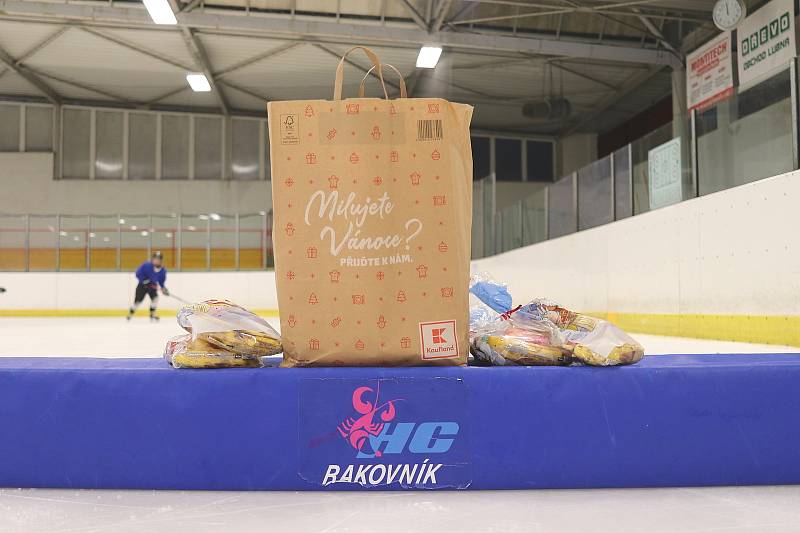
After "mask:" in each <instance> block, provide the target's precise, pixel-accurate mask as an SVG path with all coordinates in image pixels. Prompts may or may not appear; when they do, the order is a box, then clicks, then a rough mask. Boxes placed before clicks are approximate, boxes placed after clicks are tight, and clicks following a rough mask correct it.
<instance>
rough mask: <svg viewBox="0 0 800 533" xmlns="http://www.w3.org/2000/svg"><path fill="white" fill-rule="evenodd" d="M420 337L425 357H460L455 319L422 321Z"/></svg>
mask: <svg viewBox="0 0 800 533" xmlns="http://www.w3.org/2000/svg"><path fill="white" fill-rule="evenodd" d="M419 338H420V346H421V347H422V358H423V359H445V358H448V357H458V338H457V336H456V321H455V320H442V321H439V322H421V323H420V325H419Z"/></svg>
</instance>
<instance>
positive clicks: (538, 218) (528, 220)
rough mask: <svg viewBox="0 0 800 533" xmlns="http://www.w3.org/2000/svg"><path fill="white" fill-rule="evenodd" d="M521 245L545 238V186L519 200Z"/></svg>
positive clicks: (534, 242) (544, 239)
mask: <svg viewBox="0 0 800 533" xmlns="http://www.w3.org/2000/svg"><path fill="white" fill-rule="evenodd" d="M520 205H521V208H522V246H528V245H529V244H536V243H537V242H542V241H546V240H547V187H542V188H541V189H539V191H538V192H535V193H533V194H531V195H530V196H527V197H526V198H525V199H524V200H522V202H521V204H520Z"/></svg>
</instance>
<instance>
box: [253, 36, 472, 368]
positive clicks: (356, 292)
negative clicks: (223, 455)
mask: <svg viewBox="0 0 800 533" xmlns="http://www.w3.org/2000/svg"><path fill="white" fill-rule="evenodd" d="M356 49H360V50H363V51H364V52H365V53H366V54H367V55H368V56H369V58H370V59H371V61H372V63H373V68H374V69H375V72H376V73H377V76H378V78H379V80H380V82H381V84H383V73H382V70H381V63H380V59H379V58H378V57H377V56H376V55H375V54H374V53H373V52H372V51H371V50H369V49H367V48H364V47H355V48H353V49H351V50H350V51H348V53H349V52H351V51H353V50H356ZM346 56H347V54H345V57H346ZM343 71H344V57H343V58H342V60H341V61H340V62H339V66H338V68H337V70H336V78H335V88H334V96H333V100H332V101H329V100H298V101H285V102H270V103H269V104H268V105H267V114H268V118H269V135H270V156H271V157H270V160H271V164H272V200H273V211H274V218H273V220H274V226H273V228H274V229H273V239H274V248H275V275H276V280H277V288H278V304H279V308H280V315H281V336H282V338H283V345H284V350H285V352H284V365H285V366H410V365H463V364H465V363H466V361H467V354H468V350H469V345H468V340H467V329H468V324H467V319H468V292H467V290H468V282H469V259H470V235H471V224H472V220H471V216H472V153H471V149H470V138H469V123H470V118H471V116H472V107H471V106H468V105H464V104H454V103H451V102H448V101H446V100H443V99H440V98H405V97H404V96H405V90H404V84H403V83H402V79H401V87H403V91H402V93H401V98H398V99H394V100H390V99H388V96H387V98H386V99H379V98H347V99H344V100H343V99H342V97H341V94H342V81H343ZM383 91H384V95H386V87H385V86H384V87H383Z"/></svg>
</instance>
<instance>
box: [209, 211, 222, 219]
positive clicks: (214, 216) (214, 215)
mask: <svg viewBox="0 0 800 533" xmlns="http://www.w3.org/2000/svg"><path fill="white" fill-rule="evenodd" d="M209 216H210V217H211V220H222V217H221V216H219V215H218V214H216V213H211V214H210V215H209Z"/></svg>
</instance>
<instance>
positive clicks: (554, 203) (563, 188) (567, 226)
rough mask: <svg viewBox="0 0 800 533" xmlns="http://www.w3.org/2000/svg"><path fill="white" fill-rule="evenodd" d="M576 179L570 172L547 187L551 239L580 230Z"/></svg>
mask: <svg viewBox="0 0 800 533" xmlns="http://www.w3.org/2000/svg"><path fill="white" fill-rule="evenodd" d="M575 179H576V176H575V174H570V175H569V176H567V177H565V178H561V179H560V180H559V181H557V182H555V183H553V184H552V185H550V186H549V187H548V188H547V228H548V238H550V239H555V238H556V237H562V236H564V235H569V234H570V233H575V232H576V231H578V216H577V215H578V214H577V213H576V212H575V211H576V203H577V202H576V201H575V199H576V198H575V194H576V191H575Z"/></svg>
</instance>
